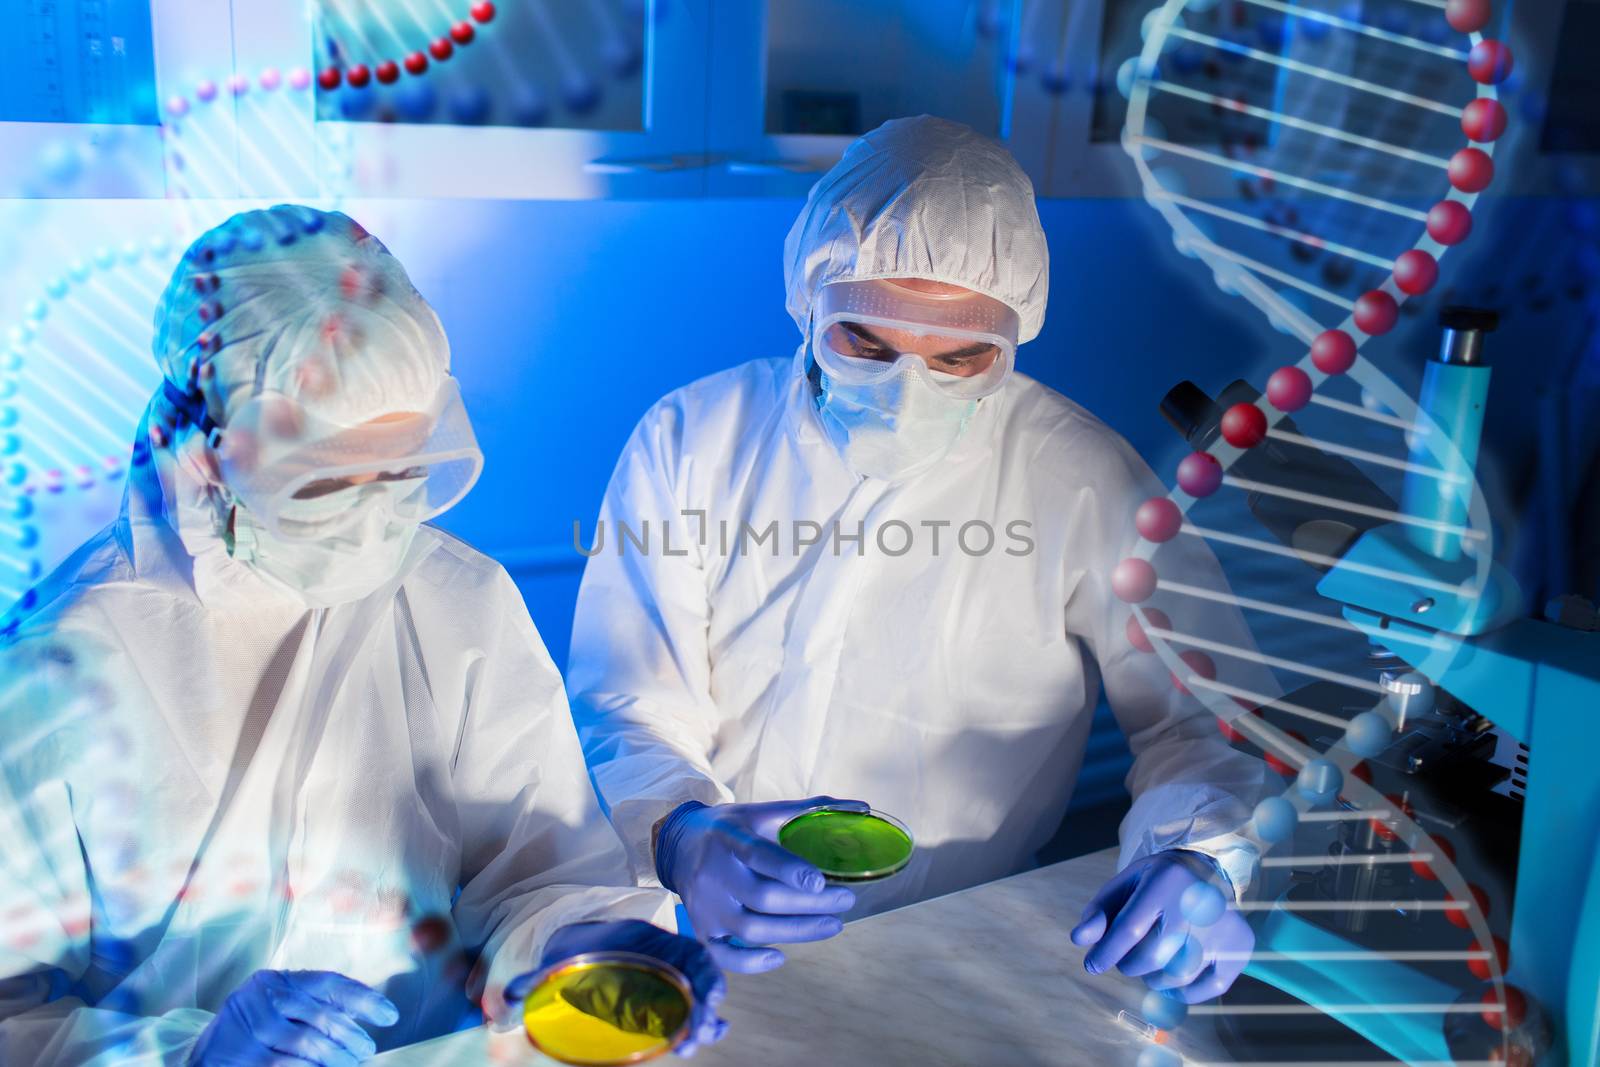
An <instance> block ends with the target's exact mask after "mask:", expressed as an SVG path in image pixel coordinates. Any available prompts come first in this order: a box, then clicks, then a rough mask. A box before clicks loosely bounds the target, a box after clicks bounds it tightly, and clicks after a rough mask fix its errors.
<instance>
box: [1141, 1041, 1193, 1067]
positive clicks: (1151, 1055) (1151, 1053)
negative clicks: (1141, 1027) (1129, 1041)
mask: <svg viewBox="0 0 1600 1067" xmlns="http://www.w3.org/2000/svg"><path fill="white" fill-rule="evenodd" d="M1133 1064H1134V1067H1183V1057H1182V1056H1179V1055H1178V1054H1177V1053H1176V1052H1173V1051H1172V1050H1171V1049H1168V1048H1162V1047H1161V1046H1160V1045H1146V1046H1145V1047H1144V1048H1143V1049H1142V1050H1140V1052H1139V1058H1138V1059H1136V1060H1134V1061H1133Z"/></svg>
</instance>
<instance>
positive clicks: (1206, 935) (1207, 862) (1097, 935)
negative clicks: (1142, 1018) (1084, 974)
mask: <svg viewBox="0 0 1600 1067" xmlns="http://www.w3.org/2000/svg"><path fill="white" fill-rule="evenodd" d="M1232 899H1233V887H1232V885H1231V884H1230V883H1229V882H1228V879H1227V876H1226V875H1224V874H1223V873H1222V871H1221V869H1220V868H1219V867H1218V866H1217V865H1216V862H1215V861H1214V860H1212V859H1211V858H1210V857H1209V856H1203V855H1201V854H1199V853H1197V852H1187V851H1183V850H1174V851H1170V852H1157V853H1155V854H1154V855H1150V856H1142V857H1140V858H1139V859H1136V860H1134V861H1133V862H1132V863H1130V864H1128V866H1127V867H1125V868H1123V869H1122V871H1120V872H1119V873H1118V874H1117V875H1116V877H1114V878H1112V879H1111V880H1110V881H1109V882H1107V883H1106V884H1105V886H1104V887H1103V888H1101V890H1100V892H1098V893H1096V894H1095V896H1094V899H1093V900H1091V901H1090V902H1089V905H1088V907H1086V908H1084V909H1083V919H1082V921H1081V922H1079V923H1078V925H1077V926H1076V927H1074V928H1073V931H1072V943H1073V944H1075V945H1079V946H1085V945H1093V946H1094V948H1093V949H1091V950H1090V951H1089V954H1088V955H1087V956H1086V957H1084V961H1083V967H1084V970H1086V971H1088V972H1089V973H1090V974H1100V973H1102V972H1103V971H1106V970H1108V969H1110V968H1111V967H1116V968H1117V969H1118V970H1120V971H1121V972H1122V973H1123V974H1126V975H1129V976H1131V977H1136V978H1143V979H1144V980H1145V984H1146V985H1148V986H1149V987H1150V988H1151V989H1167V990H1172V991H1173V993H1172V995H1173V996H1176V997H1177V998H1178V999H1179V1000H1182V1001H1184V1002H1186V1003H1189V1004H1198V1003H1199V1002H1200V1001H1203V1000H1210V999H1212V998H1213V997H1217V996H1221V995H1222V994H1223V993H1225V992H1226V991H1227V989H1228V987H1229V986H1231V985H1233V982H1234V979H1236V978H1238V977H1239V973H1240V972H1241V971H1243V970H1244V966H1245V963H1246V962H1247V960H1246V957H1248V955H1249V953H1250V950H1251V949H1252V948H1254V947H1255V943H1256V935H1255V931H1253V930H1251V929H1250V924H1249V923H1247V922H1245V921H1244V917H1243V916H1241V915H1240V914H1239V913H1238V912H1237V911H1229V910H1228V908H1227V905H1228V902H1229V901H1231V900H1232ZM1219 954H1226V957H1227V958H1225V959H1219V958H1218V955H1219Z"/></svg>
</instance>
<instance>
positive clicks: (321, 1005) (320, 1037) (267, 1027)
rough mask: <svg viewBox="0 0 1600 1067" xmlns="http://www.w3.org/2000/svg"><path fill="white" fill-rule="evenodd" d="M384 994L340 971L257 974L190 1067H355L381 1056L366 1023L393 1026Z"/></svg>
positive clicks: (203, 1037)
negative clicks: (372, 1056) (365, 1028)
mask: <svg viewBox="0 0 1600 1067" xmlns="http://www.w3.org/2000/svg"><path fill="white" fill-rule="evenodd" d="M399 1020H400V1012H399V1010H398V1009H396V1008H395V1006H394V1004H393V1003H391V1002H390V1000H389V998H388V997H386V996H384V995H383V994H381V993H378V992H375V991H374V990H372V989H370V988H368V987H367V986H364V985H362V984H361V983H360V982H357V981H356V980H355V979H353V978H346V977H345V976H344V975H342V974H334V973H333V972H332V971H257V972H256V973H255V974H252V975H251V976H250V977H249V978H248V979H247V980H246V981H245V983H244V985H242V986H240V987H239V988H238V989H235V990H234V991H233V992H232V993H231V994H229V996H228V999H227V1000H225V1001H223V1003H222V1010H221V1011H219V1012H217V1015H216V1018H214V1019H212V1020H211V1024H210V1025H209V1026H207V1027H206V1028H205V1030H203V1031H202V1032H201V1034H200V1040H198V1041H196V1042H195V1046H194V1049H193V1050H192V1051H191V1052H190V1053H189V1065H190V1067H271V1065H276V1064H293V1065H294V1067H310V1065H315V1067H354V1065H355V1064H358V1063H360V1062H362V1061H363V1060H365V1059H367V1058H368V1057H370V1056H371V1055H372V1054H373V1053H374V1052H376V1051H377V1045H376V1044H374V1043H373V1040H372V1038H371V1037H369V1036H368V1035H367V1032H366V1031H365V1030H364V1029H362V1027H361V1024H362V1023H367V1024H369V1025H372V1026H380V1027H382V1026H393V1025H394V1024H395V1023H396V1022H398V1021H399Z"/></svg>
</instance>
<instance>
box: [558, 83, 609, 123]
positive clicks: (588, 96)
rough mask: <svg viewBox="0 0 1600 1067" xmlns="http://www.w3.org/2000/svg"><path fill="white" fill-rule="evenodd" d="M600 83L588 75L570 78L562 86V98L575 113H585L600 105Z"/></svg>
mask: <svg viewBox="0 0 1600 1067" xmlns="http://www.w3.org/2000/svg"><path fill="white" fill-rule="evenodd" d="M601 95H602V94H601V90H600V83H599V82H597V81H595V80H594V79H593V78H590V77H588V76H587V75H585V76H581V77H576V78H569V79H568V80H567V81H566V82H565V83H563V84H562V86H561V99H562V101H563V102H564V103H565V104H566V105H567V108H568V109H569V110H571V111H572V113H573V114H575V115H583V114H586V113H588V112H590V111H593V110H594V109H595V108H597V107H599V106H600V97H601Z"/></svg>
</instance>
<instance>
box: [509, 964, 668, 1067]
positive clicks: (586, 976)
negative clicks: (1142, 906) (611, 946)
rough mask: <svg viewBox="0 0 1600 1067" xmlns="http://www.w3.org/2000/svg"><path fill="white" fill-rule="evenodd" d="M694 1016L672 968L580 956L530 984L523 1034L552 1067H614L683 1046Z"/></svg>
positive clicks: (556, 967) (642, 1061)
mask: <svg viewBox="0 0 1600 1067" xmlns="http://www.w3.org/2000/svg"><path fill="white" fill-rule="evenodd" d="M693 1009H694V993H693V992H692V990H691V989H690V986H689V980H688V979H687V978H685V977H684V976H683V974H682V973H681V972H680V971H678V969H677V968H675V967H672V966H670V965H669V964H666V963H663V962H662V961H660V960H658V959H654V958H652V957H650V956H642V955H639V954H638V953H634V952H586V953H584V954H582V955H578V956H573V957H571V958H570V959H565V960H562V961H561V962H560V963H557V964H555V965H553V966H551V967H550V968H549V969H548V970H546V971H545V973H544V974H542V975H540V976H539V977H538V978H537V979H536V980H535V982H534V985H533V988H532V989H531V990H529V992H528V997H527V999H526V1000H525V1001H523V1004H522V1027H523V1029H524V1030H525V1031H526V1032H527V1035H528V1040H529V1042H531V1043H532V1044H533V1047H534V1048H535V1049H537V1050H538V1051H539V1052H541V1053H542V1054H544V1055H545V1056H548V1057H549V1058H550V1059H553V1060H556V1061H557V1062H560V1063H570V1064H576V1065H579V1067H620V1065H622V1064H631V1063H645V1062H647V1061H649V1060H653V1059H655V1058H656V1057H658V1056H663V1055H666V1054H667V1053H669V1052H671V1051H672V1050H673V1049H675V1048H677V1047H678V1046H679V1045H681V1044H682V1043H683V1042H684V1040H685V1039H687V1038H688V1036H689V1030H690V1025H691V1023H690V1016H691V1014H692V1012H693Z"/></svg>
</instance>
